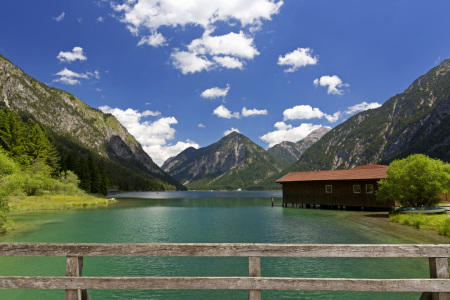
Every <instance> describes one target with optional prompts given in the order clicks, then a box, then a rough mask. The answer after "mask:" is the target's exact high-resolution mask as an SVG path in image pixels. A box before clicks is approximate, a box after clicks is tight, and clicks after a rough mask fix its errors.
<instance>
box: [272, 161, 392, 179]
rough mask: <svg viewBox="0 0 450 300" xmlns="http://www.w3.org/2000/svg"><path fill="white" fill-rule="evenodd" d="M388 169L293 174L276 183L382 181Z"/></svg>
mask: <svg viewBox="0 0 450 300" xmlns="http://www.w3.org/2000/svg"><path fill="white" fill-rule="evenodd" d="M387 168H388V166H382V165H365V166H359V167H356V168H353V169H349V170H331V171H312V172H293V173H289V174H287V175H286V176H284V177H282V178H280V179H278V180H277V181H276V182H277V183H283V182H292V181H323V180H359V179H381V178H386V169H387Z"/></svg>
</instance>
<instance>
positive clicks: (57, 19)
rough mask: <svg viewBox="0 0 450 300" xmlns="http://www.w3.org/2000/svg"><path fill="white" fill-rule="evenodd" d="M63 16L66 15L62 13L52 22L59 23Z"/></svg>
mask: <svg viewBox="0 0 450 300" xmlns="http://www.w3.org/2000/svg"><path fill="white" fill-rule="evenodd" d="M65 15H66V13H65V12H62V13H61V14H60V15H59V16H57V17H54V18H53V20H55V21H56V22H61V21H62V20H63V19H64V16H65Z"/></svg>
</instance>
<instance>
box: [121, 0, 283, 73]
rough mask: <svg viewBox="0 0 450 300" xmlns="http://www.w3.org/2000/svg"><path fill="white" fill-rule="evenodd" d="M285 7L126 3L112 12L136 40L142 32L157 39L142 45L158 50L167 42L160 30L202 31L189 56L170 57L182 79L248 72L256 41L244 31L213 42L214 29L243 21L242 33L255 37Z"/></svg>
mask: <svg viewBox="0 0 450 300" xmlns="http://www.w3.org/2000/svg"><path fill="white" fill-rule="evenodd" d="M282 5H283V1H282V0H278V1H277V0H245V1H223V0H196V1H185V0H127V1H124V3H123V4H115V3H112V7H113V9H114V10H115V11H116V12H117V13H119V15H118V16H117V18H118V19H119V20H120V21H121V22H122V23H124V24H126V27H127V29H128V30H129V31H130V32H131V34H133V35H135V36H139V35H140V32H141V31H142V29H146V30H148V31H150V32H151V33H152V35H151V36H144V37H142V38H141V41H140V42H139V44H142V43H145V42H146V41H147V40H150V41H153V42H154V43H155V44H156V45H161V44H162V43H165V38H164V37H163V36H162V35H161V34H160V33H158V32H157V30H158V29H159V28H160V27H161V26H164V27H177V26H180V27H185V26H187V25H193V26H201V27H203V28H204V29H205V32H204V34H203V36H202V37H201V38H199V39H195V40H193V41H192V42H191V44H189V45H188V46H187V47H188V51H180V50H179V49H176V50H175V51H174V52H173V53H172V55H171V59H172V63H173V65H174V67H175V68H177V69H179V70H180V71H181V72H182V73H183V74H188V73H195V72H200V71H208V70H211V69H213V68H214V67H217V66H221V67H224V68H229V69H243V66H244V64H245V61H243V60H251V59H253V58H254V57H255V55H258V54H259V52H258V50H257V49H256V47H255V46H254V42H253V37H252V36H249V35H247V34H244V33H243V31H240V32H239V33H234V32H230V33H228V34H224V35H219V36H212V35H211V33H212V32H213V31H214V24H215V23H216V22H227V23H228V24H233V22H235V21H238V22H240V24H241V26H242V27H243V28H247V29H248V31H249V32H250V33H254V32H256V31H257V30H259V29H260V28H261V26H262V22H263V21H264V20H271V19H272V16H273V15H275V14H278V13H279V11H280V7H281V6H282ZM150 37H153V38H150ZM163 39H164V40H163Z"/></svg>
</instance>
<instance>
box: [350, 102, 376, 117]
mask: <svg viewBox="0 0 450 300" xmlns="http://www.w3.org/2000/svg"><path fill="white" fill-rule="evenodd" d="M380 106H381V104H380V103H378V102H372V103H367V102H363V103H359V104H356V105H353V106H349V107H348V108H347V111H346V112H345V113H346V114H348V115H350V114H353V113H355V112H358V111H363V110H368V109H374V108H378V107H380Z"/></svg>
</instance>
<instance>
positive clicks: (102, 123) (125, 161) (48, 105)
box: [0, 54, 186, 190]
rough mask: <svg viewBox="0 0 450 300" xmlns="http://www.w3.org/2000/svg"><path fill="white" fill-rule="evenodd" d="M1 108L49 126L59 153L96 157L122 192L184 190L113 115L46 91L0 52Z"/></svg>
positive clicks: (66, 95) (60, 92) (62, 93)
mask: <svg viewBox="0 0 450 300" xmlns="http://www.w3.org/2000/svg"><path fill="white" fill-rule="evenodd" d="M4 106H8V107H9V108H10V109H11V110H12V111H14V112H15V113H17V114H19V115H20V116H21V117H22V118H23V119H29V118H32V119H34V120H35V121H36V122H38V123H40V124H43V125H44V126H45V127H46V128H48V129H49V130H50V131H51V132H52V134H53V137H54V139H55V142H56V145H57V148H58V150H60V152H62V153H63V154H64V153H68V152H73V153H81V154H82V155H85V156H87V155H92V156H94V157H95V159H96V160H97V162H98V163H99V164H100V165H101V166H103V167H104V169H107V170H108V173H109V176H110V177H111V178H112V179H114V180H115V183H116V185H118V186H119V187H120V188H121V189H126V190H134V189H145V187H146V186H147V182H148V183H149V184H150V182H159V183H162V184H165V185H172V186H174V187H175V188H176V189H186V188H185V187H184V186H183V185H181V184H180V183H179V182H177V181H176V180H175V179H173V178H172V177H170V176H169V175H167V174H166V173H165V172H164V171H163V170H162V169H161V168H159V167H158V166H157V165H156V164H155V163H154V162H153V161H152V159H151V158H150V157H149V156H148V154H147V153H146V152H145V151H144V150H143V149H142V146H141V145H140V144H139V142H138V141H136V139H135V138H134V137H133V136H132V135H131V134H130V133H129V132H128V131H127V129H126V128H125V127H124V126H122V124H120V122H119V121H118V120H117V119H116V118H115V117H114V116H113V115H111V114H105V113H103V112H101V111H100V110H98V109H95V108H92V107H90V106H88V105H87V104H85V103H84V102H82V101H81V100H80V99H78V98H76V97H75V96H74V95H72V94H70V93H68V92H65V91H63V90H59V89H56V88H52V87H48V86H47V85H46V84H44V83H41V82H39V81H37V80H36V79H34V78H32V77H30V76H29V75H27V74H26V73H25V72H23V71H22V70H21V69H19V68H18V67H17V66H14V64H13V63H12V62H10V61H9V60H8V59H7V58H5V57H3V56H2V55H1V54H0V107H4ZM150 185H151V184H150Z"/></svg>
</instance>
